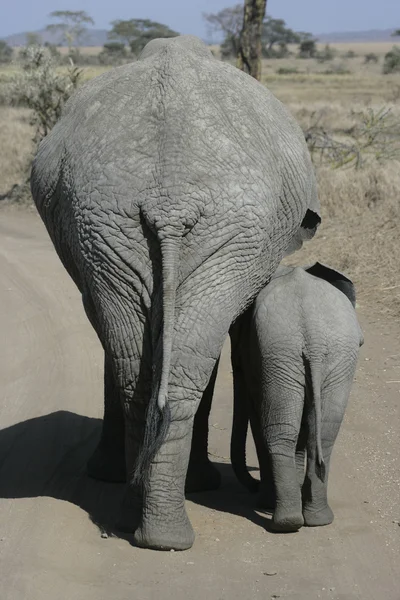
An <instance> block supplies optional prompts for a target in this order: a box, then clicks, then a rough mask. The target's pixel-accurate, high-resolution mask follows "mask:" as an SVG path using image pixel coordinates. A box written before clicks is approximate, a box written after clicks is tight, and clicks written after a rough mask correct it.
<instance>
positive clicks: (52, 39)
mask: <svg viewBox="0 0 400 600" xmlns="http://www.w3.org/2000/svg"><path fill="white" fill-rule="evenodd" d="M393 31H394V29H371V30H370V31H338V32H334V33H321V34H317V35H316V36H315V37H316V38H318V40H319V41H320V42H321V43H325V44H334V43H335V42H336V43H339V42H342V43H351V42H393V43H395V41H396V39H395V38H393V37H391V34H392V32H393ZM27 33H28V32H26V31H24V32H22V33H15V34H13V35H9V36H7V37H5V38H3V39H4V40H5V41H6V42H7V43H8V44H9V45H10V46H25V44H26V34H27ZM34 33H36V34H38V35H40V36H41V38H42V42H43V43H45V42H49V43H50V44H56V45H57V46H63V45H65V44H63V43H62V34H61V33H54V32H50V31H46V29H42V30H40V31H35V32H34ZM107 34H108V31H107V30H106V29H88V33H87V37H86V40H85V42H84V44H83V45H84V46H103V44H105V43H106V42H107V41H109V39H108V37H107Z"/></svg>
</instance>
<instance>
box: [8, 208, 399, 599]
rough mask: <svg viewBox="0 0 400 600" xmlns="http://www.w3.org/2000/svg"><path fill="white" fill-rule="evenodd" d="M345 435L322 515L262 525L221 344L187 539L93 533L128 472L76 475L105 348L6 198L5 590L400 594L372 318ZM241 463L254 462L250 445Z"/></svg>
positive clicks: (392, 480)
mask: <svg viewBox="0 0 400 600" xmlns="http://www.w3.org/2000/svg"><path fill="white" fill-rule="evenodd" d="M360 319H361V322H362V325H363V329H364V333H365V345H364V347H363V348H362V352H361V357H360V362H359V369H358V373H357V380H356V383H355V385H354V388H353V393H352V397H351V401H350V405H349V409H348V413H347V416H346V421H345V424H344V426H343V429H342V432H341V434H340V438H339V440H338V443H337V446H336V450H335V455H334V460H333V467H332V477H331V488H330V497H331V505H332V508H333V510H334V512H335V515H336V520H335V522H334V523H333V524H332V525H331V526H329V527H326V528H319V529H306V528H304V529H302V530H301V531H300V532H299V533H297V534H289V535H288V534H287V535H282V534H280V535H277V534H272V533H269V532H268V520H269V516H268V515H264V514H262V513H257V512H256V511H255V510H254V508H253V506H254V501H253V499H252V497H250V496H249V495H248V494H247V492H246V491H244V490H242V488H241V487H240V486H239V484H238V483H236V481H235V479H234V478H233V475H232V472H231V468H230V466H229V464H227V463H228V460H227V458H226V457H227V456H228V452H229V450H228V448H229V436H230V423H231V403H232V402H231V381H230V369H229V360H228V358H229V355H228V352H227V351H226V352H225V355H224V360H223V363H222V368H221V372H220V374H219V380H218V386H217V397H216V399H215V403H214V408H213V414H212V420H211V422H212V427H211V432H212V434H211V447H210V451H211V453H212V457H213V460H215V462H216V463H217V464H218V465H219V467H220V469H221V471H222V473H223V486H222V489H221V490H220V491H218V492H213V493H208V494H204V495H200V494H199V495H195V496H192V497H191V498H190V500H188V502H187V506H188V511H189V515H190V518H191V520H192V523H193V525H194V527H195V530H196V534H197V537H196V541H195V544H194V546H193V548H192V549H191V550H189V551H187V552H182V553H179V552H167V553H162V552H154V551H150V550H140V549H137V548H134V547H133V546H131V544H130V541H129V540H128V539H122V538H117V537H108V538H103V537H101V531H102V528H101V527H100V528H99V527H98V526H97V525H96V524H95V523H99V524H103V525H104V524H107V523H110V522H112V520H113V519H114V517H115V515H116V511H117V507H118V503H119V500H120V497H121V486H113V485H107V484H102V483H98V482H94V481H91V480H89V479H87V478H86V477H85V475H84V465H85V461H86V459H87V457H88V455H89V454H90V452H91V450H92V448H93V447H94V445H95V443H96V439H97V436H98V433H99V427H100V420H99V419H100V418H101V409H102V372H101V371H102V355H101V349H100V346H99V343H98V341H97V338H96V337H95V334H94V332H93V331H92V330H91V328H90V326H89V324H88V323H87V321H86V318H85V316H84V313H83V310H82V308H81V304H80V299H79V296H78V293H77V291H76V289H75V288H74V286H73V284H72V282H71V281H70V279H69V278H68V276H67V275H66V273H65V272H64V270H63V268H62V266H61V264H60V262H59V260H58V258H57V256H56V254H55V252H54V251H53V248H52V246H51V244H50V242H49V240H48V238H47V234H46V233H45V231H44V228H43V226H42V225H41V222H40V221H39V219H38V218H37V217H36V215H35V214H33V213H31V214H29V213H26V212H18V211H13V212H10V211H5V210H2V211H1V212H0V331H1V339H2V344H1V345H0V427H1V430H0V581H1V599H2V600H54V599H55V598H69V599H73V600H103V599H104V600H106V599H107V600H109V599H110V598H115V600H125V599H135V600H136V599H140V600H148V599H149V600H150V599H153V598H157V599H160V600H169V599H174V600H179V599H183V598H185V599H187V598H191V599H193V600H200V599H201V600H205V599H207V600H224V599H229V600H235V599H240V600H243V599H247V598H251V599H253V598H254V599H257V598H260V599H261V598H262V599H263V600H268V599H269V598H282V599H290V600H314V599H316V598H326V599H336V600H348V599H349V600H350V599H354V598H359V599H362V600H376V599H377V598H384V599H385V600H399V598H400V591H399V590H400V574H399V564H400V560H399V559H400V526H399V521H400V507H399V494H400V487H399V486H400V476H399V443H398V442H399V433H400V424H399V398H400V327H399V326H398V324H396V323H395V322H394V321H393V322H392V321H390V320H388V317H385V319H386V320H383V317H382V318H381V319H380V318H379V317H378V316H377V315H375V317H374V321H373V322H372V321H371V320H368V317H367V315H366V314H363V313H362V312H361V314H360ZM249 462H250V465H253V466H254V465H255V464H256V462H255V457H254V452H253V450H252V448H250V451H249Z"/></svg>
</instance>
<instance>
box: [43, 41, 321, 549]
mask: <svg viewBox="0 0 400 600" xmlns="http://www.w3.org/2000/svg"><path fill="white" fill-rule="evenodd" d="M31 187H32V194H33V197H34V200H35V202H36V205H37V208H38V210H39V213H40V215H41V217H42V219H43V221H44V223H45V225H46V227H47V229H48V232H49V234H50V237H51V239H52V241H53V244H54V246H55V248H56V250H57V253H58V254H59V256H60V258H61V260H62V262H63V264H64V266H65V268H66V269H67V271H68V272H69V274H70V275H71V277H72V278H73V280H74V281H75V283H76V285H77V286H78V288H79V290H80V291H81V293H82V297H83V303H84V307H85V310H86V312H87V314H88V317H89V319H90V321H91V323H92V325H93V326H94V328H95V329H96V331H97V334H98V336H99V338H100V340H101V342H102V345H103V347H104V351H105V388H106V390H105V392H106V393H105V402H106V406H105V421H104V429H103V439H102V442H101V446H100V448H99V451H98V453H97V457H95V462H96V463H97V465H101V464H102V461H103V463H104V464H106V463H107V458H106V457H105V456H104V455H105V453H106V452H107V451H108V450H109V449H110V448H111V449H112V448H113V444H115V448H117V447H119V449H121V445H122V439H121V436H122V434H121V431H122V425H123V424H124V426H125V439H124V445H125V450H126V471H127V474H128V477H129V480H130V482H131V484H132V485H133V489H134V491H135V502H133V504H135V505H137V503H138V502H137V500H138V499H139V500H140V503H139V504H140V511H138V513H135V515H136V514H137V516H136V517H135V518H133V515H128V516H129V517H130V518H129V519H128V521H129V527H130V528H131V529H134V530H135V539H136V543H138V544H139V545H141V546H144V547H149V548H163V549H168V548H173V549H185V548H189V547H190V546H191V545H192V543H193V540H194V533H193V530H192V527H191V524H190V522H189V520H188V517H187V514H186V511H185V506H184V483H185V476H186V472H187V466H188V460H189V452H190V444H191V437H192V427H193V420H194V416H195V413H196V409H197V407H198V405H199V402H200V399H201V397H202V393H203V391H204V390H205V388H206V386H207V383H208V381H209V379H210V376H211V374H212V372H213V370H214V367H215V363H216V361H217V359H218V357H219V355H220V351H221V348H222V345H223V343H224V340H225V338H226V336H227V333H228V330H229V327H230V325H231V323H232V321H233V320H234V319H235V318H236V317H237V316H238V315H239V314H240V313H242V312H243V310H244V309H245V308H246V306H247V305H248V304H249V303H250V302H251V301H252V300H253V299H254V297H255V296H256V294H257V293H258V292H259V290H260V289H261V287H262V286H263V285H265V283H266V282H267V281H268V280H269V278H270V276H271V274H272V273H273V272H274V270H275V269H276V267H277V265H278V263H279V262H280V260H281V258H282V256H283V254H284V253H285V251H286V250H288V248H289V247H290V248H292V247H293V248H294V247H297V246H298V245H301V242H302V240H303V239H304V238H307V237H312V235H313V234H314V232H315V229H316V227H317V225H318V223H319V221H320V218H319V207H318V200H317V193H316V184H315V179H314V174H313V169H312V166H311V163H310V158H309V154H308V151H307V147H306V144H305V142H304V136H303V134H302V132H301V130H300V128H299V127H298V126H297V125H296V123H295V122H294V120H293V118H292V117H291V116H290V115H289V114H288V112H287V111H286V110H285V109H284V107H283V106H282V105H281V104H280V102H278V100H276V99H275V98H274V97H273V96H272V94H271V93H270V92H268V91H267V90H266V89H265V88H264V87H263V86H262V85H260V84H259V83H258V82H256V81H255V80H254V79H253V78H251V77H249V76H248V75H246V74H244V73H242V72H241V71H239V70H237V69H235V68H234V67H232V66H230V65H227V64H224V63H222V62H219V61H217V60H216V59H214V57H213V56H212V54H211V52H210V51H209V49H208V48H207V47H206V46H205V45H204V44H203V43H202V42H201V41H200V40H199V39H197V38H195V37H192V36H182V37H178V38H172V39H168V40H161V39H159V40H154V41H152V42H150V43H149V44H148V45H147V46H146V47H145V48H144V50H143V52H142V54H141V55H140V57H139V60H138V61H137V62H135V63H133V64H129V65H124V66H122V67H119V68H117V69H113V70H110V71H109V72H107V73H105V74H103V75H100V76H99V77H97V78H95V79H93V80H92V81H90V82H89V83H88V84H86V85H85V86H84V87H82V88H81V89H80V90H79V91H78V92H77V93H76V94H75V95H74V97H73V98H72V99H71V100H70V101H69V102H68V105H67V106H66V109H65V112H64V115H63V116H62V118H61V119H60V121H59V122H58V123H57V125H56V126H55V127H54V129H53V130H52V132H51V133H50V134H49V135H48V136H47V137H46V138H45V139H44V140H43V142H42V143H41V145H40V147H39V150H38V153H37V156H36V158H35V161H34V164H33V170H32V183H31ZM119 410H120V412H118V411H119ZM115 452H116V454H118V451H115ZM128 505H129V503H128ZM133 510H134V509H133V508H132V511H133Z"/></svg>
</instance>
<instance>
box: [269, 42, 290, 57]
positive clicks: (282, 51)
mask: <svg viewBox="0 0 400 600" xmlns="http://www.w3.org/2000/svg"><path fill="white" fill-rule="evenodd" d="M290 54H291V52H289V48H288V47H287V44H285V43H284V42H282V43H280V44H278V46H277V48H274V47H272V48H268V47H267V46H263V47H262V56H263V57H264V58H287V57H288V56H290Z"/></svg>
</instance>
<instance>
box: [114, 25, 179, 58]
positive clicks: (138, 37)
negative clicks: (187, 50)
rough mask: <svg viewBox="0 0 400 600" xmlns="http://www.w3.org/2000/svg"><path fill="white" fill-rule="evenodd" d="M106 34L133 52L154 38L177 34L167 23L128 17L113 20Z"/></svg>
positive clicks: (136, 52) (141, 48) (139, 49)
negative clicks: (125, 19)
mask: <svg viewBox="0 0 400 600" xmlns="http://www.w3.org/2000/svg"><path fill="white" fill-rule="evenodd" d="M111 25H112V29H111V31H110V33H109V34H108V37H109V38H110V39H114V40H120V41H121V42H123V43H124V44H127V45H129V46H130V47H131V50H132V52H133V53H134V54H138V53H139V52H141V50H143V48H144V47H145V45H146V44H147V43H148V42H150V41H151V40H154V39H155V38H170V37H176V36H178V35H179V33H177V32H176V31H173V29H170V28H169V27H168V26H167V25H163V24H162V23H157V22H156V21H151V20H150V19H129V20H128V21H113V22H112V23H111Z"/></svg>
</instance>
